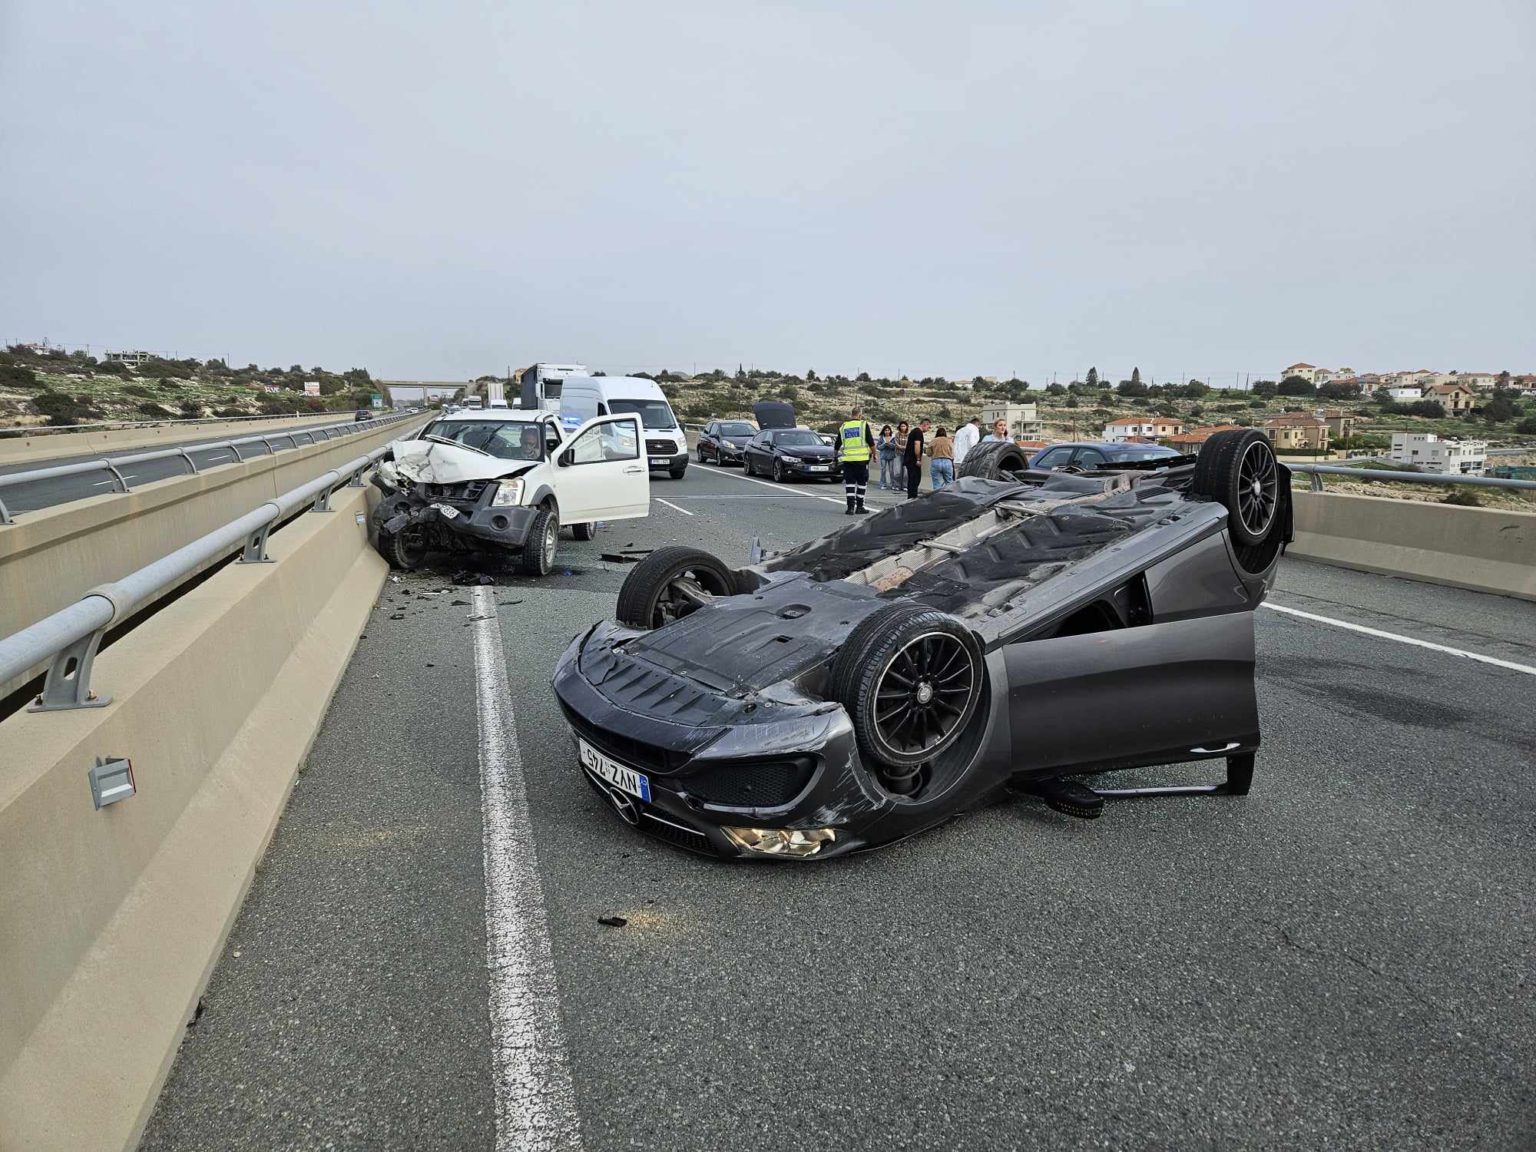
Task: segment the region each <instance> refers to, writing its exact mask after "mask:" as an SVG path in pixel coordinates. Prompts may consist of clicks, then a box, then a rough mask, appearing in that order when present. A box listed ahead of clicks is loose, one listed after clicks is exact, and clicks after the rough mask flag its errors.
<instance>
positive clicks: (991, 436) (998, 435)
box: [981, 420, 1008, 444]
mask: <svg viewBox="0 0 1536 1152" xmlns="http://www.w3.org/2000/svg"><path fill="white" fill-rule="evenodd" d="M1006 439H1008V421H1006V420H994V421H992V431H991V432H989V433H987V434H986V435H985V436H983V437H982V438H981V442H982V443H983V444H986V443H988V442H989V441H992V440H1006Z"/></svg>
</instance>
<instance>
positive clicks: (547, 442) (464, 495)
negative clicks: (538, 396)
mask: <svg viewBox="0 0 1536 1152" xmlns="http://www.w3.org/2000/svg"><path fill="white" fill-rule="evenodd" d="M373 483H374V484H375V485H376V486H377V487H378V488H379V489H380V490H381V491H382V492H383V493H384V498H383V499H382V500H380V501H379V503H378V505H377V507H375V508H374V510H373V511H372V513H370V515H369V520H368V526H369V536H370V538H371V539H372V540H373V542H374V545H375V547H377V548H378V550H379V552H380V553H381V554H382V555H383V556H384V558H385V559H386V560H388V561H389V562H390V563H391V564H392V565H393V566H395V567H396V568H405V569H411V568H418V567H420V566H421V565H422V564H424V563H425V562H426V560H427V557H428V555H429V554H430V553H431V552H433V551H449V552H460V553H462V552H492V553H498V552H499V553H503V554H507V553H510V554H511V555H513V556H515V557H516V558H517V559H518V563H519V566H520V567H521V569H522V570H523V571H524V572H525V573H528V574H529V575H535V576H542V575H545V574H547V573H548V572H549V570H550V568H551V567H552V566H553V564H554V562H555V551H556V548H557V546H558V541H559V538H560V525H561V523H562V522H564V523H566V524H569V525H570V526H571V530H572V532H573V534H574V535H575V538H576V539H577V540H590V539H592V536H593V531H594V528H595V525H596V522H597V521H599V520H627V519H633V518H637V517H641V516H645V515H647V514H648V513H649V512H650V474H649V470H648V469H647V467H646V462H645V442H644V440H643V438H642V433H641V420H640V417H639V416H638V415H635V414H633V413H629V414H622V415H616V416H599V417H596V418H594V419H592V420H588V421H586V422H585V423H584V424H582V425H580V426H579V427H577V428H575V429H573V430H571V431H570V432H566V431H564V430H563V429H562V428H561V426H560V421H559V418H558V417H556V416H555V415H554V414H553V413H549V412H542V413H541V412H524V411H522V410H520V409H506V408H499V409H495V410H487V411H483V412H480V411H473V410H468V411H464V412H459V413H455V414H454V415H451V416H441V417H439V418H438V419H437V420H434V421H433V422H432V423H431V424H429V425H427V427H426V428H425V429H424V430H423V431H422V432H421V433H420V434H419V435H418V436H417V438H416V439H413V440H397V441H395V442H394V443H393V444H391V445H390V446H389V450H388V451H387V452H386V453H385V454H384V457H383V459H382V461H381V462H380V464H379V467H378V469H377V471H376V472H375V473H374V477H373Z"/></svg>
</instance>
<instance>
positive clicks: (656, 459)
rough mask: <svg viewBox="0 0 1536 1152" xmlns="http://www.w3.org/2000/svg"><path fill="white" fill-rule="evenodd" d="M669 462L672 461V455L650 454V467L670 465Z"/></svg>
mask: <svg viewBox="0 0 1536 1152" xmlns="http://www.w3.org/2000/svg"><path fill="white" fill-rule="evenodd" d="M671 463H672V457H670V456H652V457H651V467H652V468H665V467H667V466H668V465H670V464H671Z"/></svg>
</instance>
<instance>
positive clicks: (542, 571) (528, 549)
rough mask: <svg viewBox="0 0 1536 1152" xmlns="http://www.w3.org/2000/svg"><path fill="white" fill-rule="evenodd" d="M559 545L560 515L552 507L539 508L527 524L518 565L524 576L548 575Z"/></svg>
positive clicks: (553, 564)
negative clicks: (526, 533)
mask: <svg viewBox="0 0 1536 1152" xmlns="http://www.w3.org/2000/svg"><path fill="white" fill-rule="evenodd" d="M559 547H560V517H559V515H558V514H557V513H556V512H555V510H554V509H553V508H540V509H539V511H538V512H537V513H536V514H535V515H534V517H533V523H532V524H530V525H529V526H528V538H527V539H526V540H524V541H523V554H522V555H521V556H520V557H518V567H519V568H521V569H522V571H523V574H524V575H526V576H548V575H549V570H550V569H551V568H553V567H554V566H555V551H556V549H558V548H559Z"/></svg>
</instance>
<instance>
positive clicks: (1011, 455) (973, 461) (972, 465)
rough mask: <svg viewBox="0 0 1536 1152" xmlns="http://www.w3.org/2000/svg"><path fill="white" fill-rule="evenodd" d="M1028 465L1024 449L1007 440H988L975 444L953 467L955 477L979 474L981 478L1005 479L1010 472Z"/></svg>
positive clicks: (1020, 469) (1017, 470)
mask: <svg viewBox="0 0 1536 1152" xmlns="http://www.w3.org/2000/svg"><path fill="white" fill-rule="evenodd" d="M1028 467H1029V457H1028V456H1026V455H1025V454H1024V449H1022V448H1020V447H1019V446H1018V445H1017V444H1015V443H1013V442H1012V441H1009V440H989V441H987V442H985V443H982V444H977V445H976V446H975V447H974V448H972V449H971V450H970V451H969V452H967V453H966V454H965V459H964V460H962V461H960V466H959V467H958V468H956V469H955V479H957V480H958V479H960V478H961V477H962V476H980V477H981V478H982V479H983V480H1007V479H1009V478H1010V477H1009V476H1008V475H1007V474H1008V473H1010V472H1022V471H1024V469H1026V468H1028Z"/></svg>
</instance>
